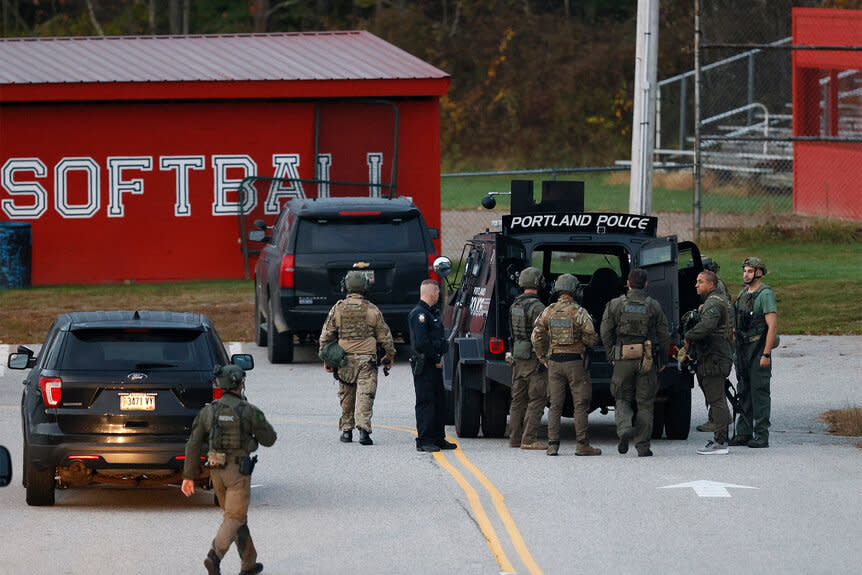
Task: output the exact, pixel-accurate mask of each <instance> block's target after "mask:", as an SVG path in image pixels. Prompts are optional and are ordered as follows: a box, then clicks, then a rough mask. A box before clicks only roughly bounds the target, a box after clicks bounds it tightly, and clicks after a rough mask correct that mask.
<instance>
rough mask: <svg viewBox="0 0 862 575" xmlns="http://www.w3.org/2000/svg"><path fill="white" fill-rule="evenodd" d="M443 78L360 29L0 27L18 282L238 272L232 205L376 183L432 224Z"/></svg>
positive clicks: (0, 178)
mask: <svg viewBox="0 0 862 575" xmlns="http://www.w3.org/2000/svg"><path fill="white" fill-rule="evenodd" d="M450 81H451V79H450V77H449V76H448V75H447V74H446V73H445V72H443V71H441V70H438V69H437V68H434V67H433V66H431V65H429V64H427V63H425V62H423V61H421V60H419V59H418V58H415V57H414V56H411V55H410V54H407V53H406V52H404V51H403V50H400V49H398V48H396V47H395V46H393V45H391V44H389V43H387V42H385V41H383V40H381V39H379V38H377V37H375V36H373V35H372V34H369V33H368V32H361V31H360V32H331V33H300V34H263V35H236V36H187V37H105V38H94V37H90V38H38V39H37V38H26V39H0V170H2V171H0V221H3V220H7V221H16V222H29V223H30V224H31V229H32V242H33V250H32V254H33V255H32V283H33V285H48V284H78V283H105V282H121V281H125V280H135V281H167V280H190V279H215V278H241V277H243V274H244V261H243V255H242V251H241V249H240V232H239V229H240V226H239V225H238V222H239V218H238V217H237V214H238V213H239V208H240V203H241V202H242V204H243V205H242V208H243V210H242V211H243V212H245V213H249V214H250V215H249V217H248V219H254V218H263V219H265V220H267V221H270V222H271V221H274V219H275V217H276V214H277V213H278V211H279V209H280V207H281V205H282V204H283V203H284V202H286V201H288V200H289V199H291V198H293V197H298V196H305V197H317V195H318V194H320V195H380V194H381V193H382V194H384V195H385V194H387V193H389V192H390V191H391V192H393V193H395V194H397V195H401V196H410V197H412V198H413V200H414V202H415V203H416V205H417V206H419V208H420V209H421V210H422V212H423V213H424V215H425V217H426V219H427V220H428V224H429V225H430V226H434V227H438V228H439V226H440V124H439V122H440V120H439V117H440V113H439V101H440V97H441V96H443V95H444V94H445V93H446V91H447V90H448V87H449V84H450ZM254 176H259V177H262V178H273V177H274V178H286V179H289V180H290V181H289V183H286V182H284V181H283V180H275V181H269V180H264V181H263V183H262V184H258V185H256V186H248V187H246V188H245V189H246V190H247V192H248V193H245V194H240V192H239V188H240V183H241V182H243V181H244V180H245V179H246V178H250V177H254ZM316 177H317V178H319V179H325V180H333V181H345V182H364V183H368V182H373V183H375V184H379V186H377V185H375V186H368V185H365V186H341V187H336V186H320V185H318V184H315V183H312V182H307V181H299V180H312V179H314V178H316ZM381 190H382V192H381ZM438 249H439V245H438Z"/></svg>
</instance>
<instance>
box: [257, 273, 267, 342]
mask: <svg viewBox="0 0 862 575" xmlns="http://www.w3.org/2000/svg"><path fill="white" fill-rule="evenodd" d="M255 283H257V282H255ZM263 319H264V318H263V315H262V314H261V313H260V298H259V297H258V295H257V287H255V290H254V342H255V343H256V344H257V345H259V346H260V347H266V331H267V330H266V328H268V327H269V326H266V328H265V327H264V323H263Z"/></svg>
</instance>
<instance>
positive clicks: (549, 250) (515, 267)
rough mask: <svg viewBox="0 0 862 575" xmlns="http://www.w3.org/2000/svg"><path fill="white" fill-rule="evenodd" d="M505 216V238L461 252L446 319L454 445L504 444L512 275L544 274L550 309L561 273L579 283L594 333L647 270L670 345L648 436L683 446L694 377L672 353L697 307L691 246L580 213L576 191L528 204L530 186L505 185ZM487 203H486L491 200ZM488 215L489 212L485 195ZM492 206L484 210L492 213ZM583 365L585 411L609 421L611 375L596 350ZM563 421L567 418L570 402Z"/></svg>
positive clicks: (629, 220)
mask: <svg viewBox="0 0 862 575" xmlns="http://www.w3.org/2000/svg"><path fill="white" fill-rule="evenodd" d="M510 193H511V213H510V214H509V215H504V216H503V217H502V231H499V232H497V231H485V232H483V233H479V234H477V235H475V236H474V237H473V238H472V239H471V240H469V241H468V242H467V243H466V244H465V245H464V248H463V250H462V254H461V266H462V267H461V269H460V274H459V275H460V280H459V282H458V284H457V285H452V286H450V289H451V290H453V292H452V294H451V297H450V298H449V299H448V301H447V305H446V308H445V310H444V313H443V324H444V327H445V329H446V335H447V337H448V338H449V342H450V345H449V349H448V352H447V356H446V358H445V362H444V364H445V365H444V374H443V378H444V384H445V387H446V389H447V393H448V394H449V397H450V403H451V405H450V412H449V423H450V424H452V423H454V424H455V429H456V432H457V433H458V435H459V436H460V437H475V436H477V435H478V433H479V429H480V428H481V430H482V433H483V435H484V436H486V437H501V436H503V435H504V433H505V430H506V420H507V415H508V411H509V397H510V387H511V385H512V370H511V367H510V366H509V365H508V364H507V363H506V361H505V358H506V353H507V352H509V351H510V350H511V345H512V341H511V334H510V333H509V332H510V326H509V306H510V305H511V303H512V301H513V300H514V299H515V297H516V296H517V295H518V294H519V293H520V290H519V288H518V275H519V273H520V271H521V270H522V269H524V268H526V267H528V266H533V267H536V268H538V269H539V270H541V271H542V275H543V276H544V278H545V283H544V285H543V287H542V288H541V289H540V290H539V294H540V297H541V298H542V300H543V301H544V303H545V304H546V305H547V304H549V303H551V302H550V296H551V286H552V284H553V281H554V280H555V279H556V278H557V277H558V276H559V275H561V274H564V273H570V274H573V275H575V277H577V278H578V280H579V284H580V286H579V294H578V296H579V297H578V298H577V299H578V301H579V303H580V304H581V305H582V306H583V307H585V308H586V309H587V311H589V313H590V315H591V316H592V318H593V322H594V323H595V327H596V332H599V330H600V324H601V320H602V316H603V314H604V310H605V306H606V305H607V304H608V302H610V300H611V299H613V298H615V297H617V296H619V295H622V294H624V293H625V290H626V279H627V277H628V273H629V271H630V270H631V269H633V268H636V267H641V268H644V269H645V270H646V271H647V274H648V276H647V278H648V279H647V287H646V292H647V293H648V294H649V295H650V296H652V297H653V298H654V299H656V300H657V301H658V302H659V303H660V304H661V306H662V309H663V310H664V313H665V315H666V316H667V318H668V321H669V322H670V323H671V325H670V326H669V330H670V331H671V333H672V341H673V343H674V345H672V346H671V349H670V350H662V352H663V353H662V354H661V357H657V358H656V361H657V362H658V365H659V366H662V365H664V366H665V369H664V370H663V371H661V372H660V373H659V375H658V380H659V387H660V391H659V394H658V397H657V400H656V407H655V421H654V425H653V436H654V437H655V438H658V437H661V436H662V433H663V432H664V433H665V434H666V435H667V437H668V438H672V439H685V438H686V437H688V432H689V426H690V423H691V390H692V387H693V376H692V374H691V373H689V372H688V370H680V369H679V368H678V365H677V362H676V358H675V357H674V356H673V354H674V353H675V351H676V346H677V345H679V344H680V343H681V336H680V333H679V322H680V317H682V315H683V314H684V313H685V312H686V311H688V310H690V309H694V308H696V307H697V305H698V303H699V299H698V296H697V293H696V292H695V290H694V284H695V279H696V277H697V274H698V273H700V271H701V270H702V269H703V264H702V261H701V256H700V252H699V250H698V248H697V246H696V245H695V244H694V243H692V242H677V238H676V236H669V237H657V218H655V217H649V216H639V215H632V214H618V213H596V212H585V211H584V184H583V182H570V181H569V182H563V181H553V182H542V201H541V202H540V203H535V201H534V199H533V182H532V181H521V180H515V181H513V182H512V183H511V192H510ZM489 200H490V201H489ZM482 203H483V205H485V207H493V203H494V200H493V198H491V197H490V196H486V198H485V199H483V202H482ZM489 204H491V205H490V206H489ZM585 360H586V361H587V362H588V364H589V373H590V377H591V379H592V383H593V395H592V405H591V406H590V410H591V411H592V410H595V409H599V410H601V412H602V413H607V412H608V407H612V406H613V405H614V399H613V397H612V396H611V393H610V380H611V374H612V371H613V366H612V365H611V363H610V361H609V360H608V358H607V357H606V356H605V351H604V348H603V347H602V344H601V342H600V343H599V344H598V345H596V346H594V347H592V348H589V349H588V350H587V354H586V358H585ZM563 413H564V415H565V416H567V417H571V415H572V404H571V397H569V398H568V399H567V405H566V407H565V408H564V412H563Z"/></svg>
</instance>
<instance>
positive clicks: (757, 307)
mask: <svg viewBox="0 0 862 575" xmlns="http://www.w3.org/2000/svg"><path fill="white" fill-rule="evenodd" d="M765 275H766V264H764V263H763V260H761V259H760V258H757V257H748V258H745V260H744V261H743V262H742V281H743V283H744V284H745V287H744V288H743V289H742V291H741V292H739V296H738V297H737V298H736V301H735V302H734V303H733V318H734V333H735V335H736V375H737V378H738V380H739V386H738V387H739V389H738V390H737V391H738V394H739V415H740V418H739V422H738V423H737V425H736V435H734V436H733V437H732V438H731V439H730V445H747V446H748V447H755V448H758V447H769V425H770V422H769V416H770V411H771V398H770V391H769V386H770V380H771V379H772V350H773V349H774V348H776V347H778V305H777V303H776V301H775V294H774V293H772V288H770V287H769V286H768V285H766V284H764V283H763V281H762V279H761V278H763V276H765Z"/></svg>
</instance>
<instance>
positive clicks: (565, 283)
mask: <svg viewBox="0 0 862 575" xmlns="http://www.w3.org/2000/svg"><path fill="white" fill-rule="evenodd" d="M552 291H553V292H554V293H567V294H569V295H570V296H572V297H575V293H577V291H578V278H576V277H575V276H573V275H572V274H563V275H561V276H560V277H558V278H557V281H555V282H554V289H553V290H552Z"/></svg>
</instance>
